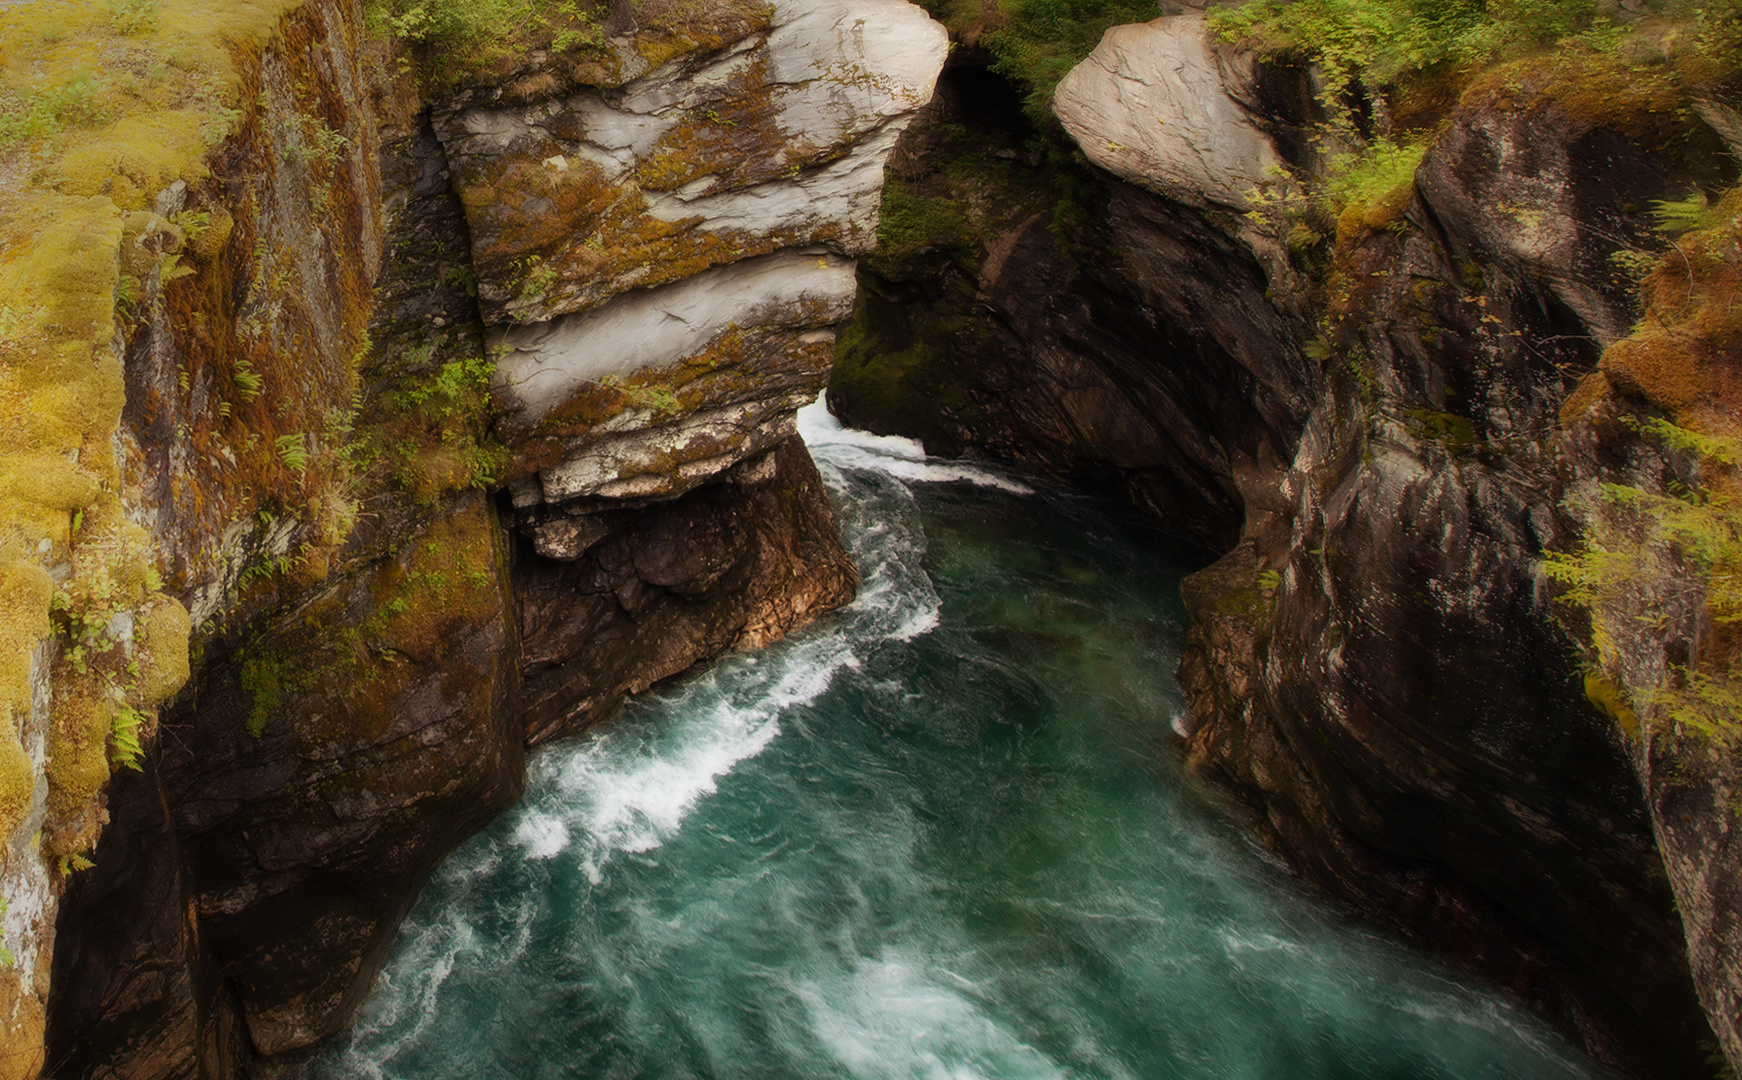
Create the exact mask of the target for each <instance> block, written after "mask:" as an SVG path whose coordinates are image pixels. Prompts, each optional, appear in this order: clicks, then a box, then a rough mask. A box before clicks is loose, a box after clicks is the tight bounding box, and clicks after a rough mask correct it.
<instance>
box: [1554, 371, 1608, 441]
mask: <svg viewBox="0 0 1742 1080" xmlns="http://www.w3.org/2000/svg"><path fill="white" fill-rule="evenodd" d="M1609 390H1610V386H1609V377H1608V376H1607V375H1604V374H1603V373H1602V372H1601V371H1595V372H1592V373H1591V374H1589V375H1587V376H1585V377H1584V378H1583V379H1580V380H1579V385H1578V387H1577V388H1576V389H1574V390H1573V392H1572V393H1571V394H1568V395H1567V399H1566V400H1565V401H1563V402H1561V411H1560V424H1561V426H1562V427H1571V426H1572V425H1573V424H1575V423H1577V422H1578V421H1579V419H1580V418H1581V417H1583V416H1584V415H1585V414H1586V413H1588V412H1590V411H1591V408H1592V406H1594V405H1596V404H1597V402H1599V401H1601V400H1603V399H1604V398H1605V397H1607V396H1608V395H1609Z"/></svg>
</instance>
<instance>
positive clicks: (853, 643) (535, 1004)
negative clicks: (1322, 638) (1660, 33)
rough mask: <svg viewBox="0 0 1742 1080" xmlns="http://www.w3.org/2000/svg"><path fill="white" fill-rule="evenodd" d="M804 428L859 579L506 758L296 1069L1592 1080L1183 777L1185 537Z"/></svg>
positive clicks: (879, 1077)
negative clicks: (850, 595)
mask: <svg viewBox="0 0 1742 1080" xmlns="http://www.w3.org/2000/svg"><path fill="white" fill-rule="evenodd" d="M801 420H802V421H803V424H804V431H805V435H806V438H807V441H808V442H809V443H810V445H811V449H812V452H813V454H814V455H815V456H816V458H817V462H818V465H819V467H820V468H821V469H822V472H823V475H824V478H825V480H826V481H827V482H828V484H829V485H830V487H831V489H832V491H833V493H834V495H835V498H836V501H837V507H838V513H839V517H840V524H841V529H842V534H843V537H844V539H845V541H846V542H847V544H848V545H849V547H850V549H851V550H852V552H853V554H854V556H855V557H856V558H857V559H858V561H859V565H860V567H861V570H862V571H863V574H864V585H863V588H862V589H861V592H860V596H859V598H858V600H857V601H855V602H854V603H853V604H852V606H851V607H849V608H847V609H846V610H844V611H842V612H840V613H838V614H836V615H835V616H833V617H831V618H829V619H826V620H824V621H823V622H822V623H821V624H818V625H816V626H814V627H812V628H811V629H809V630H807V631H805V632H803V633H801V634H799V635H797V636H796V637H794V638H793V639H791V640H789V641H786V642H784V643H782V644H780V645H777V646H775V647H774V648H771V649H768V650H766V651H764V652H761V653H756V654H750V655H740V656H734V657H731V658H729V659H727V660H725V661H723V662H721V663H719V664H716V665H715V666H714V667H712V668H711V669H710V670H709V671H707V672H706V673H704V674H702V675H700V676H696V677H691V678H688V679H686V680H683V681H682V682H681V683H680V684H679V685H676V686H673V687H671V688H669V689H665V690H662V691H660V692H656V693H652V694H648V695H645V696H644V697H643V698H642V699H641V700H639V701H637V702H635V703H634V704H633V705H631V706H630V708H629V709H628V710H627V711H626V712H625V714H624V715H623V716H621V717H620V718H619V719H617V720H616V721H614V722H613V723H611V724H609V725H608V726H606V727H605V728H604V729H602V730H600V731H599V732H597V733H596V734H595V735H593V736H591V737H588V738H584V739H581V740H578V741H575V742H570V743H566V744H562V745H557V746H552V747H549V748H547V749H545V750H544V751H542V752H541V754H540V755H539V756H538V758H537V759H536V760H535V762H534V765H533V768H532V771H531V778H530V785H529V790H528V793H527V796H526V798H525V799H524V800H523V802H522V803H521V805H519V806H518V807H517V808H516V809H514V810H513V811H511V812H510V813H508V814H506V815H504V817H503V818H502V819H501V820H500V821H498V822H497V823H496V824H495V825H494V826H493V827H492V828H490V829H489V830H488V831H486V832H485V833H483V834H481V835H479V836H477V837H475V838H474V839H473V840H472V841H471V842H470V843H468V844H467V845H465V846H464V847H463V848H461V849H460V850H459V851H457V852H456V853H455V854H454V855H453V856H451V857H450V858H449V859H448V861H447V862H446V863H445V864H444V865H443V866H442V868H441V869H439V870H438V871H437V873H436V875H435V877H434V879H433V880H432V881H431V883H430V884H429V886H428V887H427V888H426V889H425V891H424V894H423V896H422V897H421V899H420V900H419V902H418V904H417V906H416V907H415V909H414V910H413V912H412V914H411V916H410V918H409V919H408V920H407V921H406V923H405V925H404V927H403V929H402V930H401V932H400V936H399V939H398V942H397V944H396V946H395V951H394V955H393V958H392V959H391V960H390V961H389V963H388V965H387V967H386V970H385V971H384V973H383V974H382V976H381V978H380V980H379V982H378V984H377V986H376V988H375V991H374V995H373V997H372V999H371V1000H370V1001H369V1002H368V1004H367V1005H366V1006H365V1007H364V1009H363V1012H362V1014H361V1016H360V1017H359V1019H358V1020H357V1022H356V1024H355V1026H354V1027H353V1029H352V1030H351V1031H350V1032H349V1033H348V1034H347V1035H345V1036H344V1037H342V1038H341V1039H340V1040H339V1041H338V1042H337V1044H335V1045H332V1046H329V1047H328V1048H326V1049H325V1050H324V1051H322V1052H321V1053H320V1054H319V1055H318V1056H317V1057H315V1058H313V1059H311V1060H310V1061H308V1062H307V1063H305V1064H304V1065H303V1066H302V1067H301V1069H300V1070H299V1071H300V1072H301V1073H302V1075H303V1076H304V1077H306V1078H307V1080H337V1078H341V1077H342V1078H351V1077H359V1076H368V1077H377V1078H405V1080H410V1078H419V1080H436V1078H449V1077H452V1078H455V1080H459V1078H466V1080H495V1078H504V1080H508V1078H512V1080H531V1078H542V1077H569V1078H628V1077H650V1078H653V1077H657V1078H691V1077H693V1078H698V1080H700V1078H707V1077H722V1078H723V1077H734V1078H736V1077H743V1078H747V1080H748V1078H755V1080H775V1078H783V1077H793V1078H806V1080H814V1078H827V1077H843V1078H848V1077H850V1078H857V1080H873V1078H875V1080H886V1078H887V1080H972V1078H985V1080H1018V1078H1022V1080H1026V1078H1062V1077H1072V1078H1076V1077H1082V1078H1090V1077H1094V1078H1103V1077H1104V1078H1110V1080H1111V1078H1127V1077H1130V1078H1160V1077H1168V1078H1173V1077H1178V1078H1192V1080H1196V1078H1209V1077H1217V1078H1240V1080H1246V1078H1252V1080H1316V1078H1324V1080H1333V1078H1334V1080H1354V1078H1374V1080H1378V1078H1383V1080H1402V1078H1411V1080H1414V1078H1441V1077H1443V1078H1447V1080H1454V1078H1455V1080H1479V1078H1480V1080H1487V1078H1495V1080H1499V1078H1518V1080H1526V1078H1529V1080H1548V1078H1559V1077H1598V1076H1601V1075H1603V1074H1602V1073H1600V1072H1598V1071H1597V1070H1595V1069H1594V1068H1593V1067H1592V1066H1591V1065H1590V1064H1588V1063H1587V1062H1586V1061H1585V1060H1584V1059H1583V1058H1582V1056H1581V1055H1580V1054H1578V1053H1577V1052H1576V1051H1575V1050H1573V1049H1572V1048H1571V1047H1570V1046H1569V1045H1568V1044H1567V1043H1565V1042H1564V1041H1563V1040H1562V1039H1560V1038H1559V1037H1558V1036H1556V1035H1555V1034H1554V1033H1553V1032H1551V1031H1549V1030H1548V1029H1546V1028H1545V1027H1544V1026H1543V1025H1542V1024H1541V1023H1540V1022H1539V1021H1537V1020H1536V1019H1534V1018H1533V1017H1531V1016H1530V1015H1528V1014H1526V1013H1525V1012H1524V1011H1522V1010H1521V1009H1519V1008H1517V1007H1515V1006H1513V1005H1512V1004H1511V1003H1509V1002H1508V1001H1507V1000H1505V999H1504V998H1503V997H1501V996H1499V995H1498V994H1496V993H1495V992H1493V991H1490V990H1487V989H1485V988H1482V987H1479V986H1476V985H1473V984H1472V983H1471V982H1469V981H1468V980H1465V979H1463V978H1461V977H1460V976H1458V975H1457V974H1455V973H1453V972H1452V971H1450V970H1448V969H1446V968H1445V967H1443V966H1441V965H1439V964H1437V963H1436V962H1434V961H1432V960H1429V959H1425V958H1423V957H1422V956H1420V955H1417V954H1415V953H1413V952H1411V951H1410V950H1408V949H1407V948H1405V947H1404V946H1402V945H1399V944H1397V943H1395V942H1392V941H1390V940H1387V939H1386V938H1384V937H1383V936H1382V935H1380V934H1378V933H1376V932H1373V931H1371V930H1369V929H1367V928H1364V927H1363V926H1361V925H1359V924H1358V923H1355V922H1353V921H1351V920H1350V919H1348V918H1347V917H1345V916H1343V915H1342V914H1340V913H1338V912H1337V911H1335V910H1333V909H1331V908H1329V907H1327V906H1325V905H1323V904H1321V903H1319V902H1317V901H1315V900H1314V899H1312V898H1311V897H1309V896H1305V895H1303V894H1302V893H1301V892H1300V891H1299V890H1298V888H1297V887H1296V886H1295V885H1293V884H1292V883H1291V882H1290V880H1289V879H1288V877H1287V875H1286V874H1285V873H1284V872H1283V870H1282V869H1280V868H1279V867H1277V866H1275V865H1272V864H1271V863H1270V862H1268V861H1267V860H1266V859H1265V858H1264V857H1263V856H1262V854H1261V853H1260V852H1259V851H1257V850H1256V849H1255V848H1254V847H1253V846H1252V845H1251V844H1250V843H1249V842H1247V841H1246V840H1244V839H1243V837H1242V835H1241V832H1240V830H1239V829H1238V827H1237V826H1236V825H1235V824H1234V823H1232V821H1231V820H1230V817H1229V815H1228V813H1227V808H1226V807H1225V806H1222V805H1221V804H1220V803H1219V801H1218V799H1217V798H1216V797H1215V796H1214V795H1213V794H1212V793H1209V792H1206V791H1204V790H1203V789H1202V788H1201V787H1200V786H1199V785H1197V784H1196V783H1194V781H1193V780H1192V779H1191V778H1190V777H1189V776H1188V775H1187V774H1186V773H1185V772H1184V770H1183V769H1182V768H1181V766H1180V764H1179V763H1178V761H1177V755H1176V754H1175V752H1174V751H1173V750H1172V749H1171V748H1170V747H1169V746H1168V745H1167V742H1168V739H1169V726H1170V723H1171V721H1172V719H1173V717H1174V716H1175V715H1176V714H1177V712H1178V710H1179V709H1180V707H1181V699H1180V694H1179V692H1178V690H1177V688H1176V687H1175V685H1174V683H1173V670H1174V666H1175V664H1176V662H1177V659H1178V655H1179V650H1180V647H1181V643H1182V640H1183V637H1184V634H1185V616H1184V613H1183V611H1182V609H1181V607H1180V602H1179V593H1178V582H1179V578H1180V577H1181V576H1182V575H1183V574H1185V573H1188V572H1189V571H1190V570H1191V569H1192V565H1191V563H1190V561H1189V560H1190V557H1189V555H1187V554H1185V553H1183V552H1179V551H1177V549H1175V548H1173V547H1171V546H1170V545H1169V544H1168V543H1167V542H1165V541H1164V540H1163V539H1162V538H1161V537H1160V536H1158V535H1157V534H1156V533H1155V532H1154V531H1153V530H1152V529H1151V528H1150V527H1148V526H1147V525H1145V524H1144V523H1142V522H1141V521H1138V520H1136V519H1134V518H1132V517H1130V516H1128V515H1126V514H1125V513H1124V512H1123V511H1121V510H1120V509H1119V508H1118V507H1116V506H1112V505H1109V504H1106V503H1102V502H1099V501H1097V500H1094V499H1091V498H1088V497H1085V496H1082V495H1079V494H1074V493H1070V492H1064V491H1059V490H1051V489H1039V488H1037V487H1036V486H1033V485H1031V484H1030V483H1029V482H1028V481H1025V480H1018V479H1015V478H1013V477H1011V476H1009V475H1006V474H1002V473H997V472H994V471H990V470H984V469H980V468H977V467H970V466H963V465H959V464H953V463H943V462H937V461H927V460H926V459H925V458H924V456H923V455H922V454H921V453H920V452H919V451H918V449H917V447H916V446H914V445H913V444H909V443H906V442H904V441H901V440H894V439H879V438H876V437H873V436H868V435H864V434H861V433H857V432H851V431H843V430H841V429H840V428H839V427H838V426H837V425H835V424H834V422H833V421H832V420H831V419H830V418H829V417H828V415H827V414H826V413H824V412H822V411H821V410H820V408H818V407H813V408H812V409H810V410H807V411H806V413H805V414H802V415H801Z"/></svg>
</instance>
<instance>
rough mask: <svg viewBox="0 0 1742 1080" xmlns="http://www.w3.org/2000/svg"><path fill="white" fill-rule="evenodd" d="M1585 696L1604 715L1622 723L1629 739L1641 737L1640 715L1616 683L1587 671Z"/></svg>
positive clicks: (1622, 728) (1622, 727)
mask: <svg viewBox="0 0 1742 1080" xmlns="http://www.w3.org/2000/svg"><path fill="white" fill-rule="evenodd" d="M1585 698H1586V699H1587V700H1589V701H1590V703H1591V704H1592V705H1595V706H1596V707H1597V709H1598V711H1600V712H1601V713H1602V714H1603V715H1604V716H1607V717H1609V718H1610V719H1611V720H1614V721H1615V722H1616V723H1617V724H1620V725H1621V730H1622V731H1624V732H1626V733H1627V737H1628V738H1629V739H1638V738H1639V716H1638V714H1636V713H1635V712H1634V711H1633V707H1632V706H1631V705H1630V704H1629V703H1628V701H1627V695H1626V694H1624V693H1622V692H1621V690H1620V688H1619V687H1617V686H1616V685H1615V684H1614V683H1612V682H1610V681H1609V680H1608V679H1605V678H1604V677H1603V676H1601V675H1598V674H1597V673H1595V672H1589V671H1588V672H1586V673H1585Z"/></svg>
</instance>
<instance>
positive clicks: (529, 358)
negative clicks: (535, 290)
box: [492, 249, 856, 427]
mask: <svg viewBox="0 0 1742 1080" xmlns="http://www.w3.org/2000/svg"><path fill="white" fill-rule="evenodd" d="M853 267H854V264H853V261H852V260H850V259H843V258H841V257H839V256H837V255H832V254H829V253H827V252H824V251H821V250H815V249H813V250H809V251H787V252H782V253H780V254H778V255H769V256H766V257H764V258H760V259H753V260H749V261H747V262H743V263H739V264H737V265H734V266H727V267H719V268H716V269H713V270H708V271H704V272H703V273H700V274H697V275H695V276H694V277H691V278H687V279H685V280H683V281H679V282H676V283H674V284H671V285H666V286H662V287H660V288H657V289H645V290H640V291H637V292H633V293H629V294H628V295H625V296H622V297H618V298H617V299H616V300H614V301H612V302H611V303H610V304H608V305H606V306H605V307H602V308H600V309H598V310H597V311H590V312H586V313H584V314H580V315H571V316H568V317H565V318H561V319H556V320H553V321H551V322H547V323H538V324H536V325H532V326H516V327H510V328H507V329H506V330H502V331H499V332H498V333H497V335H496V336H495V338H494V339H493V341H492V345H493V346H494V348H495V351H496V352H497V354H498V355H499V357H500V359H499V360H498V361H497V366H496V376H495V380H494V388H495V390H496V392H497V394H498V396H499V397H500V398H501V399H502V400H503V401H504V402H505V403H506V406H507V418H508V421H507V422H508V423H509V424H510V425H512V426H518V427H531V426H534V425H537V424H538V423H540V422H541V421H543V420H544V419H545V418H546V417H547V416H548V415H550V413H551V411H552V410H554V409H555V408H557V407H558V406H559V405H561V404H562V403H564V402H565V401H568V400H569V399H570V398H572V397H573V396H574V395H575V394H577V393H582V392H586V391H589V390H592V389H594V388H596V387H598V386H599V385H600V381H601V380H603V379H606V378H607V377H609V376H617V377H622V376H628V375H633V374H635V373H636V372H640V371H645V370H658V369H660V368H665V367H669V366H671V365H672V364H676V363H678V362H679V361H681V360H683V359H684V358H686V357H690V356H694V355H696V354H698V353H700V352H702V351H704V350H705V349H707V348H708V347H709V346H710V345H712V344H713V343H714V342H716V341H717V340H718V339H719V338H720V337H721V336H722V335H724V334H725V333H726V332H727V331H728V330H729V329H731V328H733V327H745V326H750V325H756V324H766V323H773V322H780V321H786V320H793V319H796V320H797V321H799V322H803V323H813V322H814V323H817V324H819V325H828V324H832V323H835V322H839V321H841V320H842V319H845V318H846V317H847V316H848V315H850V314H851V313H852V308H853V295H854V290H855V288H856V285H855V280H854V276H853Z"/></svg>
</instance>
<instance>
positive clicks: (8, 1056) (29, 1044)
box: [0, 969, 45, 1080]
mask: <svg viewBox="0 0 1742 1080" xmlns="http://www.w3.org/2000/svg"><path fill="white" fill-rule="evenodd" d="M44 1022H45V1012H44V1008H43V1003H42V1000H41V999H40V998H38V997H37V996H36V995H34V994H27V993H25V992H24V987H23V984H22V982H21V980H20V979H19V974H18V972H16V971H11V970H8V969H0V1080H36V1078H37V1074H38V1073H40V1072H41V1071H42V1064H43V1056H44V1055H43V1048H42V1030H43V1024H44Z"/></svg>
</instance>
